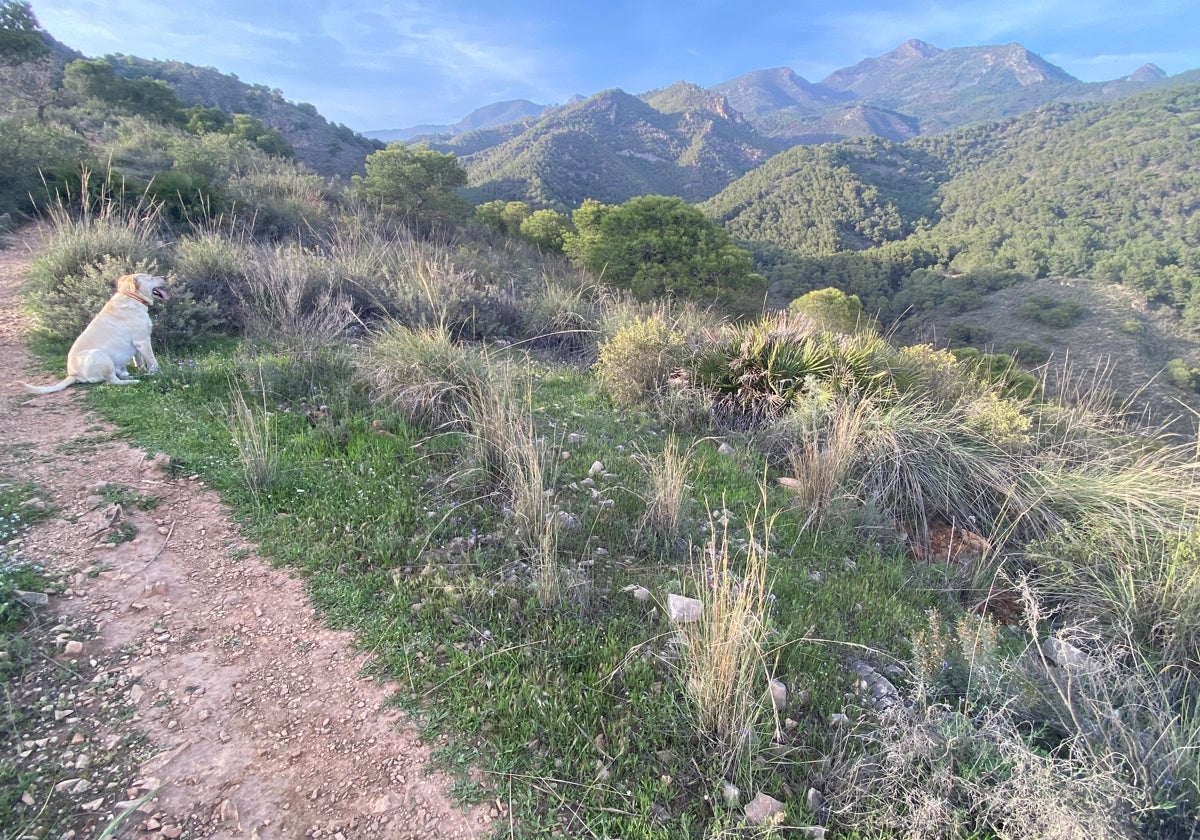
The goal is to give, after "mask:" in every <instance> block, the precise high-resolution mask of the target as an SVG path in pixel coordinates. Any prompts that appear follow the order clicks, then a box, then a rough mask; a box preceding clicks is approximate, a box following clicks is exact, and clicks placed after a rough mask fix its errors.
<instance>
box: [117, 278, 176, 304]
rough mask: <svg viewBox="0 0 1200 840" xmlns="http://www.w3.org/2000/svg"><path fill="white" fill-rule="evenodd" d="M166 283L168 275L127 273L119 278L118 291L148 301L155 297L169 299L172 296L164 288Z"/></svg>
mask: <svg viewBox="0 0 1200 840" xmlns="http://www.w3.org/2000/svg"><path fill="white" fill-rule="evenodd" d="M166 284H167V278H166V277H155V276H154V275H153V274H126V275H125V276H124V277H122V278H120V279H119V280H117V291H118V292H123V293H124V294H127V295H130V296H131V297H136V298H141V299H143V300H145V301H147V302H151V301H153V300H154V299H155V298H157V299H159V300H169V299H170V297H171V296H170V295H168V294H167V290H166V289H164V288H163V287H164V286H165V285H166Z"/></svg>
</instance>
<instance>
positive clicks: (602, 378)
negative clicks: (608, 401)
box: [594, 315, 688, 406]
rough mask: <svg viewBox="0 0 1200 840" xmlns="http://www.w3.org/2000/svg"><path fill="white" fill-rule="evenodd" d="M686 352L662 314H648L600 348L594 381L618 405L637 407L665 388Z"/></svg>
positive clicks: (680, 364)
mask: <svg viewBox="0 0 1200 840" xmlns="http://www.w3.org/2000/svg"><path fill="white" fill-rule="evenodd" d="M687 352H688V348H687V344H686V343H685V341H684V337H683V334H682V333H680V332H678V331H676V330H674V329H673V328H672V327H671V325H670V324H669V323H667V320H666V319H665V318H664V317H662V316H661V315H650V316H648V317H646V318H642V319H638V320H636V321H634V322H633V323H631V324H629V325H628V326H626V327H625V328H623V329H621V330H620V331H618V332H617V334H616V335H614V336H613V337H612V338H611V339H609V340H607V341H605V342H604V343H603V344H601V345H600V358H599V360H598V361H597V362H596V365H595V368H594V370H595V374H596V379H597V381H598V382H599V383H600V384H601V385H602V386H603V387H604V390H605V391H607V392H608V394H609V396H611V397H612V399H613V402H615V403H616V404H617V405H623V406H632V405H638V404H639V403H644V402H646V401H647V400H649V399H650V398H652V397H654V396H655V395H656V394H658V393H659V392H660V391H661V390H662V388H663V387H665V386H666V384H667V380H668V379H670V377H671V375H672V374H673V373H674V372H675V371H677V370H678V369H679V368H680V366H682V365H683V363H684V361H685V360H686V358H687Z"/></svg>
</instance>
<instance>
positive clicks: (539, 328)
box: [524, 277, 597, 355]
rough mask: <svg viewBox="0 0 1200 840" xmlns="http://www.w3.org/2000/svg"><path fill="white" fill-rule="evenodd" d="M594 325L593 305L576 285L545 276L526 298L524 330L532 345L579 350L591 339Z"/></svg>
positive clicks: (588, 344)
mask: <svg viewBox="0 0 1200 840" xmlns="http://www.w3.org/2000/svg"><path fill="white" fill-rule="evenodd" d="M596 325H597V318H596V307H595V305H594V304H593V303H592V301H591V300H589V299H588V297H587V295H586V293H585V291H584V290H583V289H581V288H579V287H578V286H575V287H572V286H569V285H567V284H566V283H564V282H562V281H556V280H553V279H551V278H549V277H545V278H543V284H542V286H541V288H540V289H538V290H536V291H534V292H533V293H532V294H531V295H530V297H529V298H527V301H526V308H525V317H524V326H525V334H526V335H527V336H529V338H530V340H531V341H532V342H533V344H534V345H535V346H539V347H554V348H557V349H558V350H560V351H563V352H566V353H569V354H574V355H578V354H582V353H583V352H584V351H586V350H587V349H588V348H590V347H592V346H593V345H594V343H595V340H596V339H595V333H596Z"/></svg>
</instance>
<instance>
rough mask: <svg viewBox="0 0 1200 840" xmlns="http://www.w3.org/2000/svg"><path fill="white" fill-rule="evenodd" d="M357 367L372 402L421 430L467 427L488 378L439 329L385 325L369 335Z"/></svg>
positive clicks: (467, 351)
mask: <svg viewBox="0 0 1200 840" xmlns="http://www.w3.org/2000/svg"><path fill="white" fill-rule="evenodd" d="M357 364H358V375H359V377H360V378H361V379H362V380H363V381H364V382H365V383H366V385H367V387H368V388H369V389H370V391H371V394H372V398H373V399H374V400H375V402H377V403H380V404H383V405H387V406H389V407H391V408H393V409H395V410H397V411H398V412H400V413H401V414H403V415H404V416H405V417H407V418H408V419H409V420H411V421H413V422H415V423H417V424H418V425H421V426H423V427H425V428H427V429H444V428H466V427H468V425H469V422H470V418H471V417H472V416H473V411H474V409H473V405H474V404H475V403H477V402H478V401H479V394H480V393H481V392H482V391H483V389H484V388H486V387H487V383H488V381H489V379H490V378H491V376H492V371H491V369H490V367H489V365H488V362H487V359H486V357H485V356H484V355H483V354H482V353H480V352H479V351H478V350H476V349H474V348H471V347H469V346H465V345H462V344H458V343H456V342H455V341H453V340H452V339H451V338H450V335H449V333H448V332H447V331H446V330H445V329H444V328H443V327H441V326H440V325H432V326H423V327H408V326H405V325H403V324H399V323H395V322H393V323H389V324H387V325H386V326H384V327H382V328H381V329H379V330H377V331H376V332H374V333H373V334H372V335H371V337H370V338H369V340H368V343H367V348H366V352H365V353H364V354H363V355H362V356H361V358H360V359H359V360H358V363H357Z"/></svg>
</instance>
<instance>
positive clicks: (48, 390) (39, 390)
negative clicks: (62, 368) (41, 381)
mask: <svg viewBox="0 0 1200 840" xmlns="http://www.w3.org/2000/svg"><path fill="white" fill-rule="evenodd" d="M78 381H79V380H78V379H76V378H75V377H74V376H68V377H67V378H66V379H64V380H63V381H62V382H57V383H55V384H54V385H30V384H29V383H28V382H22V383H21V386H22V387H24V388H25V390H26V391H28V392H29V393H31V394H53V393H54V392H55V391H61V390H62V389H63V388H66V387H67V386H68V385H74V384H75V383H76V382H78Z"/></svg>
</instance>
